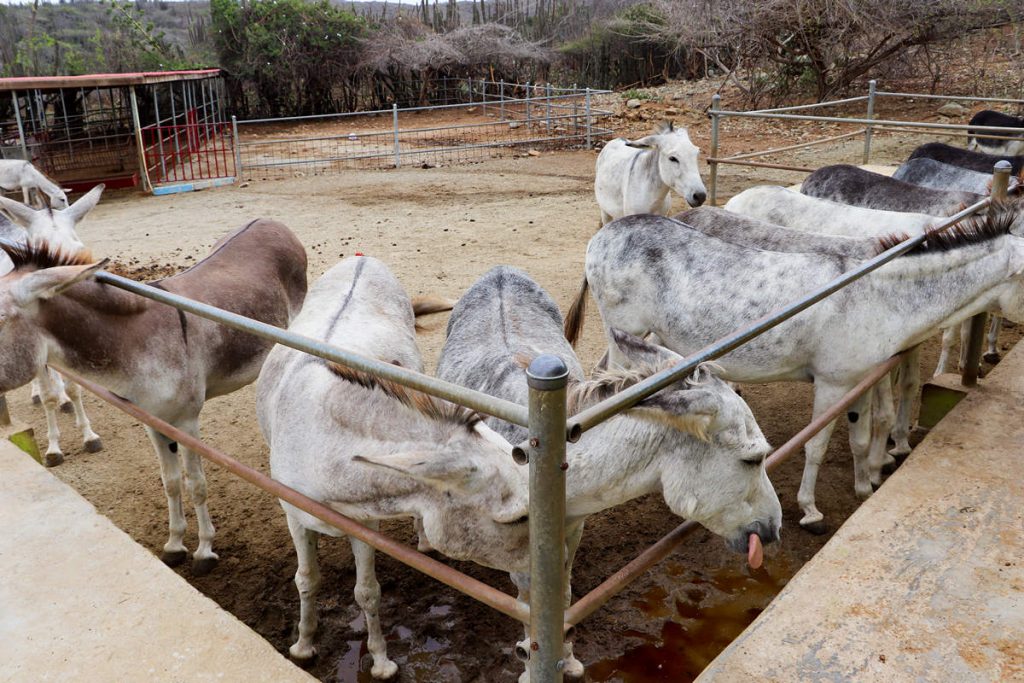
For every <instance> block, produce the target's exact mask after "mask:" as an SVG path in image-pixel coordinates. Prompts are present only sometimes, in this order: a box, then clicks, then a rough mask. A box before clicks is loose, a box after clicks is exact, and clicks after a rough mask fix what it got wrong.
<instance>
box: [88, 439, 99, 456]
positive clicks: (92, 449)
mask: <svg viewBox="0 0 1024 683" xmlns="http://www.w3.org/2000/svg"><path fill="white" fill-rule="evenodd" d="M102 450H103V441H102V440H101V439H99V438H95V439H89V440H88V441H86V442H85V452H86V453H99V452H100V451H102Z"/></svg>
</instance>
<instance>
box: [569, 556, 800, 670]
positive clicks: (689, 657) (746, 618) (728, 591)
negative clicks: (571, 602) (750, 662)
mask: <svg viewBox="0 0 1024 683" xmlns="http://www.w3.org/2000/svg"><path fill="white" fill-rule="evenodd" d="M794 573H795V570H792V569H791V568H790V567H789V565H788V563H787V562H786V561H785V560H784V558H781V557H780V558H775V559H774V561H772V560H769V559H766V560H765V564H764V565H763V566H762V567H761V569H757V570H752V569H749V568H747V569H745V570H744V571H742V572H737V571H736V570H734V569H721V570H717V571H714V572H702V571H698V570H694V569H690V568H684V567H683V566H681V565H678V564H669V565H668V566H667V567H666V576H665V579H666V580H665V581H664V582H663V583H662V584H660V585H656V586H653V587H652V588H650V589H649V590H648V591H647V592H646V593H645V594H644V595H643V596H642V597H641V598H639V599H637V600H634V602H633V607H634V608H636V609H637V610H639V611H640V612H642V613H643V614H644V615H645V616H646V617H647V618H648V619H649V620H650V621H652V622H659V621H660V622H661V628H660V630H658V632H657V633H644V632H640V631H634V630H627V631H624V632H623V633H622V634H621V636H622V638H623V640H626V641H637V642H638V644H637V645H634V646H632V647H628V648H627V649H625V651H624V653H623V654H622V655H621V656H619V657H616V658H614V659H605V660H602V661H599V662H594V663H592V664H590V665H589V666H587V680H589V681H595V682H604V681H622V682H623V683H651V682H653V681H671V682H672V683H682V682H685V681H692V680H693V679H694V678H696V677H697V675H698V674H700V672H701V671H702V670H703V669H704V668H705V667H706V666H707V665H708V664H709V663H710V662H711V660H712V659H714V658H715V657H716V656H717V655H718V653H719V652H721V651H722V650H724V649H725V647H726V646H727V645H728V644H729V643H730V642H732V641H733V640H734V639H735V638H736V636H738V635H739V634H740V632H741V631H743V629H745V628H746V627H747V626H748V625H749V624H750V622H752V621H753V620H754V619H755V618H756V617H757V615H759V614H760V613H761V611H762V610H764V608H765V607H767V605H768V603H769V602H771V600H772V599H773V598H774V597H775V596H776V595H777V594H778V593H779V591H781V590H782V588H783V586H785V585H786V583H787V582H788V581H789V579H790V577H791V576H792V575H793V574H794Z"/></svg>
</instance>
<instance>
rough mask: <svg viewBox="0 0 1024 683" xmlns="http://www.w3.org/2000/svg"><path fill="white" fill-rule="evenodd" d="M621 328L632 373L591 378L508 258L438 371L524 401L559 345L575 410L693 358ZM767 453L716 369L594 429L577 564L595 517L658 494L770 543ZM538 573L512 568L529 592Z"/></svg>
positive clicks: (737, 540) (573, 475) (478, 297)
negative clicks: (533, 370)
mask: <svg viewBox="0 0 1024 683" xmlns="http://www.w3.org/2000/svg"><path fill="white" fill-rule="evenodd" d="M611 335H612V338H613V340H614V341H613V343H614V344H615V345H616V347H617V348H618V350H619V351H620V353H622V354H623V355H625V356H626V357H627V358H629V360H630V362H631V364H632V366H633V371H631V372H630V371H623V370H621V369H618V370H609V371H599V372H598V373H597V374H596V376H595V378H594V379H592V380H585V379H583V370H582V368H581V367H580V363H579V361H578V360H577V358H576V354H575V353H574V352H573V350H572V347H571V346H569V344H568V342H566V340H565V336H564V334H563V330H562V316H561V313H560V312H559V310H558V307H557V306H556V305H555V302H554V301H553V300H552V299H551V297H550V296H548V294H547V292H545V291H544V290H543V289H542V288H541V287H540V286H539V285H538V284H537V283H536V282H534V281H533V280H532V279H530V277H529V276H528V275H527V274H526V273H524V272H523V271H521V270H518V269H516V268H511V267H509V266H499V267H497V268H493V269H492V270H490V271H489V272H488V273H487V274H485V275H484V276H483V277H482V278H480V279H479V280H478V281H477V282H476V283H475V284H474V285H473V286H472V287H470V288H469V290H467V291H466V293H465V294H464V295H463V296H462V298H461V299H460V300H459V302H458V304H457V305H456V306H455V309H454V311H453V312H452V316H451V319H450V320H449V322H448V338H447V340H446V341H445V345H444V349H443V350H442V352H441V358H440V361H439V363H438V370H437V374H438V376H439V377H441V378H442V379H446V380H448V381H450V382H455V383H457V384H462V385H463V386H466V387H470V388H473V389H477V390H479V391H483V392H485V393H488V394H491V395H493V396H498V397H500V398H504V399H506V400H509V401H514V402H516V403H520V404H524V403H526V402H527V398H528V390H527V384H526V374H525V372H524V369H523V368H524V366H525V365H527V364H528V363H529V360H530V359H532V358H533V357H535V356H537V355H539V354H540V353H554V354H555V355H557V356H559V357H560V358H562V360H563V361H564V362H565V364H566V366H567V367H568V368H569V372H570V378H571V380H570V385H569V390H568V397H569V398H568V401H569V412H570V414H572V413H576V412H579V411H580V410H582V409H584V408H586V407H587V406H589V405H592V404H594V403H597V402H598V401H600V400H601V399H603V398H606V397H608V396H610V395H612V394H614V393H616V392H617V391H620V390H622V389H623V388H625V387H626V386H629V385H631V384H635V383H636V382H639V381H641V380H643V379H645V378H646V377H648V376H650V375H651V374H653V373H655V372H657V371H660V370H662V369H665V368H667V367H671V366H672V365H674V364H676V363H678V362H679V361H680V360H682V359H681V358H680V357H679V356H678V355H677V354H675V353H673V352H671V351H669V350H668V349H665V348H662V347H659V346H655V345H652V344H648V343H647V342H645V341H643V340H641V339H639V338H638V337H635V336H633V335H630V334H626V333H624V332H618V331H616V330H612V331H611ZM486 422H487V423H488V424H489V425H490V426H491V427H493V428H494V430H495V431H497V432H498V433H499V434H501V435H502V436H503V437H505V438H506V439H508V440H510V441H511V442H512V443H517V442H520V441H523V440H524V439H526V437H527V431H526V430H525V429H524V428H522V427H518V426H515V425H512V424H509V423H507V422H503V421H502V420H499V419H497V418H487V419H486ZM768 450H769V447H768V443H767V441H765V439H764V436H763V435H762V434H761V430H760V428H759V427H758V426H757V422H756V421H755V420H754V416H753V415H752V414H751V412H750V409H749V407H748V406H747V405H746V403H745V402H744V401H743V399H741V398H740V397H739V396H738V395H737V394H736V393H735V392H734V391H733V390H732V389H730V388H729V386H728V384H726V383H725V382H723V381H722V380H720V379H718V378H717V377H715V376H714V374H713V373H712V372H711V371H710V370H709V369H708V368H707V367H701V368H698V370H697V371H696V372H695V373H694V375H693V377H691V378H690V379H688V380H686V381H682V382H679V383H677V384H675V385H673V386H672V387H670V388H668V389H665V390H663V391H661V392H659V393H657V394H655V395H654V396H651V397H650V398H647V399H645V400H644V401H641V402H640V403H639V404H638V405H637V406H635V407H634V408H632V409H631V410H629V411H627V412H625V413H624V414H622V415H619V416H616V417H614V418H612V419H611V420H608V421H607V422H604V423H602V424H600V425H598V426H596V427H594V428H593V429H592V430H590V431H588V432H586V433H584V435H583V436H582V438H581V439H580V440H579V442H577V443H575V444H569V446H568V453H567V455H566V459H567V461H568V465H569V469H568V471H567V475H566V517H567V522H568V525H569V528H568V530H567V531H568V533H567V538H568V554H567V572H571V567H572V559H573V555H574V553H575V551H576V548H577V547H578V545H579V541H580V536H581V534H582V532H583V523H584V520H585V519H586V517H587V515H591V514H594V513H596V512H600V511H601V510H605V509H608V508H611V507H614V506H616V505H619V504H621V503H624V502H626V501H628V500H632V499H633V498H637V497H639V496H642V495H645V494H648V493H655V492H660V493H661V494H662V496H663V497H664V499H665V502H666V503H667V504H668V506H669V508H670V509H671V510H672V511H673V512H674V513H676V514H677V515H681V516H683V517H686V518H688V519H692V520H694V521H696V522H699V523H701V524H703V525H704V526H706V527H707V528H708V529H710V530H711V531H713V532H715V533H717V534H720V535H722V536H724V537H725V538H726V539H727V541H728V543H729V546H730V547H731V548H733V549H734V550H736V551H739V552H748V553H754V552H759V551H758V550H757V549H756V548H753V547H751V546H752V545H753V544H754V543H757V542H758V541H761V540H763V541H764V542H765V543H770V542H772V541H774V540H776V539H777V538H778V532H779V526H780V524H781V516H782V511H781V508H780V505H779V500H778V498H777V497H776V495H775V491H774V489H773V488H772V486H771V483H770V482H769V481H768V476H767V474H766V473H765V469H764V466H763V464H762V463H763V462H764V458H765V456H766V455H767V453H768ZM748 543H749V544H750V546H748ZM528 578H529V577H528V576H526V575H522V574H519V575H516V574H513V576H512V579H513V582H514V583H515V584H516V585H517V586H518V587H519V590H520V599H523V600H526V599H528V594H529V581H528ZM569 598H570V596H569V595H568V594H567V595H566V603H567V604H568V601H569ZM520 645H521V646H525V645H524V644H522V643H521V644H520ZM526 645H528V643H527V644H526ZM565 661H566V668H565V672H566V674H568V675H576V676H581V675H582V674H583V666H582V664H580V663H579V660H577V659H576V658H575V657H573V655H572V645H571V643H567V644H566V652H565Z"/></svg>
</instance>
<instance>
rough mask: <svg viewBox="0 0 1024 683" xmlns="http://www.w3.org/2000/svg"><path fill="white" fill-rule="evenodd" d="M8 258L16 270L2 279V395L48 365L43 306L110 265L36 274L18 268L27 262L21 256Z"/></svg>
mask: <svg viewBox="0 0 1024 683" xmlns="http://www.w3.org/2000/svg"><path fill="white" fill-rule="evenodd" d="M5 251H6V250H5ZM8 255H9V256H11V258H12V260H13V261H14V264H15V266H16V268H15V270H13V271H11V272H10V273H8V274H7V275H5V276H3V277H0V392H7V391H12V390H13V389H17V388H18V387H20V386H22V385H25V384H27V383H28V382H29V381H31V379H32V378H33V377H34V376H35V374H36V370H38V369H39V368H40V367H41V366H42V364H43V363H44V362H46V338H45V336H44V332H43V330H42V328H41V326H40V325H39V323H38V321H37V316H36V313H37V312H38V309H39V302H41V301H44V300H46V299H50V298H52V297H55V296H57V295H59V294H60V293H61V292H63V291H64V290H66V289H68V288H69V287H71V286H72V285H74V284H75V283H77V282H80V281H82V280H84V279H86V278H89V277H91V276H92V275H93V274H94V273H95V272H96V271H97V270H99V269H100V268H102V267H103V266H104V264H105V263H106V261H101V262H98V263H91V264H73V265H58V266H54V267H51V268H42V269H39V270H35V269H32V268H19V267H17V266H19V265H21V264H22V262H23V261H22V259H21V258H19V255H18V254H17V253H11V252H10V251H8Z"/></svg>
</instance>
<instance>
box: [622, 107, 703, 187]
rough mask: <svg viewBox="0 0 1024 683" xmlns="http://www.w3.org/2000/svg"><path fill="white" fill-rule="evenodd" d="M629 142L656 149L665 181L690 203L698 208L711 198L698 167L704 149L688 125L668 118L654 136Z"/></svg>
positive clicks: (631, 145) (635, 145)
mask: <svg viewBox="0 0 1024 683" xmlns="http://www.w3.org/2000/svg"><path fill="white" fill-rule="evenodd" d="M626 145H627V146H629V147H636V148H637V149H653V150H655V151H656V152H657V153H658V173H659V174H660V175H661V182H663V183H665V184H666V185H667V186H669V187H670V188H672V189H673V190H674V191H675V193H676V194H678V195H679V196H680V197H682V198H683V199H685V200H686V203H687V204H689V205H690V206H692V207H697V206H700V205H701V204H703V203H704V200H705V199H707V190H706V189H705V188H704V182H703V181H702V180H701V179H700V170H699V169H698V167H697V155H699V154H700V150H699V149H698V148H697V146H696V145H694V144H693V143H692V142H690V136H689V134H687V132H686V129H685V128H676V127H675V126H674V125H673V124H672V122H671V121H666V122H665V123H663V124H662V125H661V126H660V127H659V128H658V130H657V132H656V133H655V134H654V135H648V136H647V137H644V138H640V139H639V140H634V141H632V142H627V143H626Z"/></svg>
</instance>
